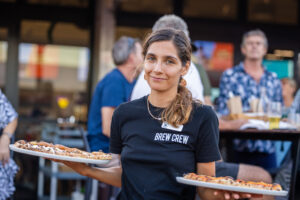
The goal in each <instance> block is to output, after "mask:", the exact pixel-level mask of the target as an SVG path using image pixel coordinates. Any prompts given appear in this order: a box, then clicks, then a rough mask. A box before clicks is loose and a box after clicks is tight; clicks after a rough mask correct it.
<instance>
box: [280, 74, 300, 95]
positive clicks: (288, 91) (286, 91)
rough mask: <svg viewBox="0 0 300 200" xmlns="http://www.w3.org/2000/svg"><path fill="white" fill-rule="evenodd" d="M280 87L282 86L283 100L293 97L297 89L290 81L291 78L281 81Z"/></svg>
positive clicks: (291, 80)
mask: <svg viewBox="0 0 300 200" xmlns="http://www.w3.org/2000/svg"><path fill="white" fill-rule="evenodd" d="M281 86H282V96H283V98H285V97H293V96H294V94H295V92H296V88H297V84H296V81H295V80H294V79H291V78H283V79H281Z"/></svg>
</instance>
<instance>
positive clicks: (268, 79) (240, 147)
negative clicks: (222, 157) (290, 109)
mask: <svg viewBox="0 0 300 200" xmlns="http://www.w3.org/2000/svg"><path fill="white" fill-rule="evenodd" d="M267 48H268V41H267V38H266V36H265V34H264V32H262V31H261V30H251V31H249V32H247V33H245V34H244V36H243V40H242V44H241V51H242V53H243V55H244V56H245V59H244V62H241V63H240V64H239V65H237V66H235V67H233V68H231V69H228V70H226V71H225V72H224V73H223V74H222V77H221V81H220V97H219V101H218V109H217V111H218V112H219V113H220V114H221V115H228V114H229V110H228V107H227V101H228V99H229V94H230V93H232V94H233V95H234V96H240V97H241V101H242V107H243V112H248V111H250V100H251V98H253V97H255V98H260V97H261V94H262V93H264V92H265V93H266V96H267V98H268V99H269V101H273V102H281V103H282V93H281V83H280V80H279V79H278V78H277V75H276V74H275V73H273V72H269V71H268V70H267V69H265V68H264V66H263V65H262V61H263V57H264V55H265V54H266V53H267ZM234 150H235V153H236V155H235V156H234V158H236V160H235V161H236V162H239V163H240V162H242V163H248V164H254V165H258V166H261V167H263V168H265V169H267V170H272V169H274V168H275V167H276V154H275V145H274V142H272V141H270V140H237V139H236V140H234Z"/></svg>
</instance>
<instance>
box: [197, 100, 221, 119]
mask: <svg viewBox="0 0 300 200" xmlns="http://www.w3.org/2000/svg"><path fill="white" fill-rule="evenodd" d="M193 106H194V115H196V116H202V117H205V118H211V117H216V116H217V115H216V112H215V111H214V109H213V107H211V106H208V105H204V104H202V103H199V102H194V104H193Z"/></svg>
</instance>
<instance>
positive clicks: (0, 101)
mask: <svg viewBox="0 0 300 200" xmlns="http://www.w3.org/2000/svg"><path fill="white" fill-rule="evenodd" d="M17 117H18V114H17V113H16V111H15V110H14V108H13V107H12V105H11V104H10V103H9V101H8V100H7V98H6V97H5V95H4V94H3V93H2V91H1V90H0V199H1V200H2V199H7V198H9V197H10V196H11V195H12V194H13V192H14V191H15V187H14V176H15V174H16V173H17V170H18V167H17V165H16V164H15V162H14V161H13V160H12V159H11V158H10V154H9V153H10V152H9V144H10V139H11V137H12V136H13V134H14V132H15V130H16V127H17Z"/></svg>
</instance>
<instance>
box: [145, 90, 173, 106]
mask: <svg viewBox="0 0 300 200" xmlns="http://www.w3.org/2000/svg"><path fill="white" fill-rule="evenodd" d="M176 94H177V89H176V91H173V90H171V91H164V92H159V91H154V90H151V93H150V95H149V97H148V100H149V101H150V103H151V104H152V105H153V106H155V107H160V108H166V107H168V105H170V103H171V102H172V101H173V99H174V98H175V97H176Z"/></svg>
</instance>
